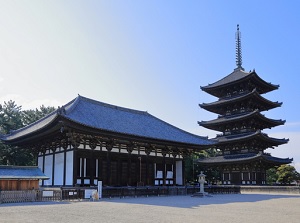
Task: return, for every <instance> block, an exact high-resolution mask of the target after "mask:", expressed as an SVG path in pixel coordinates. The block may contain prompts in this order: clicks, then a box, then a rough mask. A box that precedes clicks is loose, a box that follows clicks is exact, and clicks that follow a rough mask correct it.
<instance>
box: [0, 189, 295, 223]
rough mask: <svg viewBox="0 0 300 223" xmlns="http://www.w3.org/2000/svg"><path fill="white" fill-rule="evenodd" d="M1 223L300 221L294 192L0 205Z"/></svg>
mask: <svg viewBox="0 0 300 223" xmlns="http://www.w3.org/2000/svg"><path fill="white" fill-rule="evenodd" d="M0 222H1V223H2V222H22V223H25V222H55V223H60V222H72V223H74V222H75V223H76V222H78V223H79V222H80V223H83V222H101V223H102V222H110V223H111V222H121V223H123V222H130V223H134V222H185V223H188V222H193V223H195V222H218V223H227V222H228V223H229V222H230V223H240V222H243V223H247V222H249V223H250V222H251V223H253V222H256V223H260V222H267V223H268V222H272V223H276V222H280V223H282V222H289V223H296V222H297V223H299V222H300V196H299V195H264V194H228V195H214V196H212V197H204V198H199V197H190V196H170V197H148V198H146V197H141V198H123V199H120V198H113V199H103V200H101V201H98V202H90V201H84V202H40V203H19V204H0Z"/></svg>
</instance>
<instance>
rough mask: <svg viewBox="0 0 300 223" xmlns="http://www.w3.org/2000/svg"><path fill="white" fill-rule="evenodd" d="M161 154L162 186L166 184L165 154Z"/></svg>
mask: <svg viewBox="0 0 300 223" xmlns="http://www.w3.org/2000/svg"><path fill="white" fill-rule="evenodd" d="M162 155H163V163H162V164H163V165H162V166H163V186H166V154H165V153H164V154H162Z"/></svg>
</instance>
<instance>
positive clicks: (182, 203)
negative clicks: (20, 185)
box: [0, 194, 300, 208]
mask: <svg viewBox="0 0 300 223" xmlns="http://www.w3.org/2000/svg"><path fill="white" fill-rule="evenodd" d="M283 198H288V199H300V196H299V195H271V194H218V195H212V196H205V197H192V196H160V197H137V198H132V197H125V198H111V199H108V198H104V199H101V200H99V201H94V202H92V201H88V200H84V201H71V202H67V201H47V202H27V203H7V204H0V208H3V207H11V206H16V207H17V206H34V205H45V206H47V205H65V204H72V203H78V202H82V203H84V202H85V203H90V204H92V203H93V205H97V203H98V204H105V203H106V202H107V203H116V204H133V205H150V206H163V207H177V208H194V207H199V206H206V205H222V204H231V203H249V202H259V201H266V200H273V199H283Z"/></svg>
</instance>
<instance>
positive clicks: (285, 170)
mask: <svg viewBox="0 0 300 223" xmlns="http://www.w3.org/2000/svg"><path fill="white" fill-rule="evenodd" d="M297 180H300V174H299V173H298V172H297V171H296V169H295V167H293V166H291V165H281V166H279V167H277V168H276V167H273V168H271V169H269V170H268V171H267V183H268V184H283V185H287V184H291V183H293V182H294V181H297Z"/></svg>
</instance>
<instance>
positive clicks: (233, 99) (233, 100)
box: [200, 89, 282, 110]
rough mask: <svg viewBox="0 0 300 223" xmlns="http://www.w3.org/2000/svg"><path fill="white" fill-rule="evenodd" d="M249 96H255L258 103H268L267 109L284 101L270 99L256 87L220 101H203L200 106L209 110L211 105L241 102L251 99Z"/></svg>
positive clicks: (217, 105) (218, 105) (219, 105)
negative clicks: (262, 94)
mask: <svg viewBox="0 0 300 223" xmlns="http://www.w3.org/2000/svg"><path fill="white" fill-rule="evenodd" d="M249 98H254V99H255V100H254V102H257V103H264V104H266V106H265V107H266V109H271V108H276V107H279V106H281V105H282V102H278V101H276V102H273V101H270V100H268V99H266V98H264V97H262V96H261V95H260V94H259V93H258V92H257V90H256V89H253V90H252V91H251V92H248V93H245V94H239V95H236V96H235V97H233V96H232V97H226V98H222V99H220V100H218V101H214V102H211V103H202V104H200V107H201V108H205V109H207V108H208V110H209V107H221V106H225V105H228V104H234V103H237V102H240V101H242V100H246V99H249Z"/></svg>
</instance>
